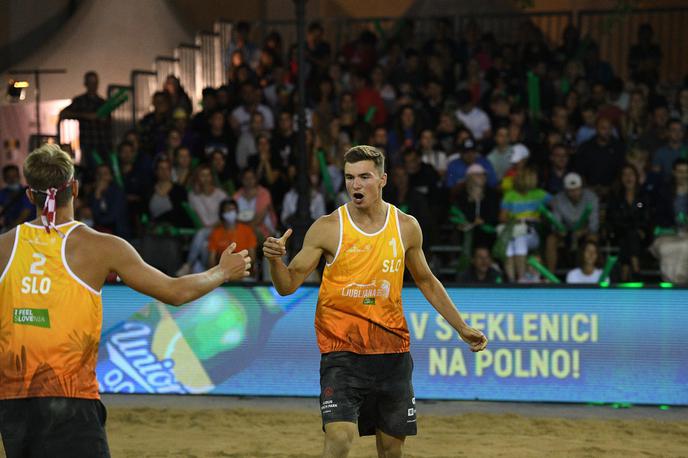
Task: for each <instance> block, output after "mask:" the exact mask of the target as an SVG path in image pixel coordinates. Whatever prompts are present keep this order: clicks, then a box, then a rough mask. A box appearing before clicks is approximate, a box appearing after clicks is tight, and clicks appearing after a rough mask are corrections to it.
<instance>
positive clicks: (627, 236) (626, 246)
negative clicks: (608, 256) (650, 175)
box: [606, 164, 651, 282]
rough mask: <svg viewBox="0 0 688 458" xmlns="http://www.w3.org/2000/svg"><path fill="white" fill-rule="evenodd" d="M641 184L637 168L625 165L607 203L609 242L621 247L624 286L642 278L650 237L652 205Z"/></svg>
mask: <svg viewBox="0 0 688 458" xmlns="http://www.w3.org/2000/svg"><path fill="white" fill-rule="evenodd" d="M638 181H639V180H638V172H637V171H636V169H635V167H633V166H632V165H630V164H626V165H624V166H623V168H622V169H621V174H620V180H619V183H617V185H616V186H615V189H614V190H613V191H612V193H611V194H610V196H609V200H608V202H607V213H606V221H607V227H608V228H609V238H610V239H611V241H612V243H614V244H615V245H618V247H619V262H620V264H621V281H624V282H626V281H631V280H632V279H633V277H636V278H637V276H638V275H639V274H640V257H641V256H642V254H643V252H644V251H645V249H646V248H647V245H648V242H649V240H650V236H651V227H650V224H651V215H650V201H649V198H648V196H647V195H645V194H644V193H643V191H642V188H641V187H640V183H639V182H638Z"/></svg>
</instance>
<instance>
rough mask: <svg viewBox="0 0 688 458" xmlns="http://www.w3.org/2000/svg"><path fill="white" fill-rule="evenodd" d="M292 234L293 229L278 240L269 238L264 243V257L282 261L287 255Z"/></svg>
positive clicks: (288, 230)
mask: <svg viewBox="0 0 688 458" xmlns="http://www.w3.org/2000/svg"><path fill="white" fill-rule="evenodd" d="M292 232H293V231H292V230H291V229H287V232H285V233H284V235H282V237H280V238H278V239H276V238H275V237H268V238H267V239H265V242H264V243H263V255H264V256H265V257H266V258H267V259H280V258H281V257H282V256H284V255H285V254H287V248H286V244H287V239H288V238H289V237H290V236H291V234H292Z"/></svg>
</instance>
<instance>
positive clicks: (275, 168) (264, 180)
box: [248, 133, 289, 207]
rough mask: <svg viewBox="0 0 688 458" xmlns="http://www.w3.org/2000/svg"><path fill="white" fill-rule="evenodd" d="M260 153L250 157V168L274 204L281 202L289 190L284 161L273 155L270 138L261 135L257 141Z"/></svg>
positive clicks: (264, 134)
mask: <svg viewBox="0 0 688 458" xmlns="http://www.w3.org/2000/svg"><path fill="white" fill-rule="evenodd" d="M256 143H257V149H258V152H257V153H256V154H254V155H253V156H251V157H249V160H248V166H249V167H250V168H252V169H253V170H255V171H256V178H257V179H258V183H260V184H261V185H262V186H265V187H266V188H267V189H268V190H269V191H270V194H271V196H272V201H273V202H280V207H281V202H282V200H283V199H284V195H285V194H286V193H287V191H288V190H289V184H288V181H287V174H286V172H285V168H284V166H282V160H281V158H280V157H279V156H278V155H277V154H273V152H272V151H271V146H270V137H269V136H268V135H267V134H266V133H263V134H259V135H258V137H257V139H256Z"/></svg>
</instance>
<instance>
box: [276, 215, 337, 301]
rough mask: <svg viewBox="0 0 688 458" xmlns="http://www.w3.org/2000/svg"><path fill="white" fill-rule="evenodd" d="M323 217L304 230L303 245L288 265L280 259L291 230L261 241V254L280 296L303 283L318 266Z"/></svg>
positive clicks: (321, 252)
mask: <svg viewBox="0 0 688 458" xmlns="http://www.w3.org/2000/svg"><path fill="white" fill-rule="evenodd" d="M324 226H326V224H324V223H323V219H322V218H320V219H318V220H317V221H316V222H315V223H313V225H312V226H311V227H310V228H309V229H308V232H306V238H305V239H304V241H303V247H302V248H301V251H299V252H298V253H297V254H296V256H294V258H293V259H292V260H291V262H290V263H289V266H286V265H285V264H284V262H283V261H282V256H284V255H285V254H286V252H287V250H286V247H285V244H286V242H287V239H288V238H289V237H290V236H291V234H292V230H291V229H287V232H285V233H284V235H283V236H282V237H281V238H279V239H276V238H274V237H268V238H267V239H266V240H265V242H264V243H263V255H264V256H265V258H266V259H267V260H268V261H269V262H270V277H271V278H272V284H273V285H275V289H276V290H277V292H278V293H279V294H280V295H282V296H288V295H289V294H291V293H293V292H294V291H296V290H297V288H298V287H299V286H301V285H302V284H303V282H304V281H305V280H306V278H307V277H308V276H309V275H310V274H311V273H312V272H313V271H314V270H315V268H316V267H318V262H320V257H321V256H322V255H323V248H322V245H321V243H320V241H321V238H322V234H323V232H325V229H324Z"/></svg>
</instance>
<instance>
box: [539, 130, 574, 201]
mask: <svg viewBox="0 0 688 458" xmlns="http://www.w3.org/2000/svg"><path fill="white" fill-rule="evenodd" d="M570 171H571V167H570V159H569V151H568V148H567V147H566V146H565V145H564V144H562V143H558V144H556V145H554V146H553V147H552V148H551V150H550V153H549V166H548V167H547V168H546V169H545V170H544V172H543V176H542V184H543V188H544V189H545V191H547V192H548V193H550V194H552V195H554V194H557V193H559V192H560V191H563V190H564V177H565V176H566V174H567V173H569V172H570Z"/></svg>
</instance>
